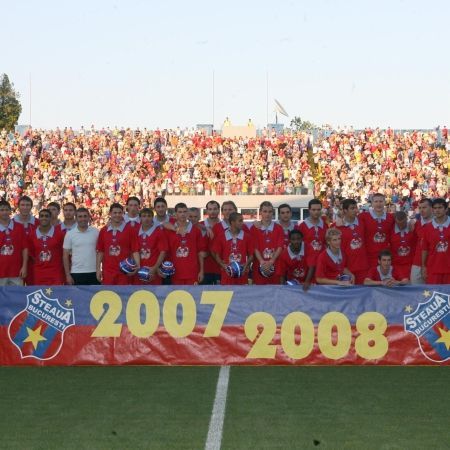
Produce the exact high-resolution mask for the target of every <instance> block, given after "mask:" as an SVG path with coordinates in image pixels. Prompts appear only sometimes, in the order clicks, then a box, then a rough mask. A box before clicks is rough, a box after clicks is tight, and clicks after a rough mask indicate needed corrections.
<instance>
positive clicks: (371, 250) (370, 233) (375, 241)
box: [358, 210, 395, 267]
mask: <svg viewBox="0 0 450 450" xmlns="http://www.w3.org/2000/svg"><path fill="white" fill-rule="evenodd" d="M358 218H359V220H361V222H362V223H363V225H364V230H365V238H366V239H365V242H366V248H367V256H368V260H369V267H376V265H377V264H378V254H379V253H380V251H381V250H385V249H389V246H390V239H391V233H392V230H393V228H394V222H395V221H394V216H393V215H392V214H391V213H384V214H383V215H382V216H381V217H378V216H376V215H375V213H374V212H373V211H372V210H371V211H364V212H362V213H361V214H360V215H359V216H358Z"/></svg>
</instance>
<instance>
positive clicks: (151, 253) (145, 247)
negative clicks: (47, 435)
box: [128, 223, 169, 285]
mask: <svg viewBox="0 0 450 450" xmlns="http://www.w3.org/2000/svg"><path fill="white" fill-rule="evenodd" d="M128 226H130V225H128ZM131 228H132V229H134V230H136V231H137V239H138V245H139V254H140V257H141V267H153V266H154V265H155V264H156V261H157V260H158V258H159V255H160V254H161V252H166V254H167V252H168V251H169V245H168V242H167V236H166V233H165V231H164V230H163V229H162V228H161V226H160V225H158V224H155V223H153V225H152V226H151V227H150V228H149V229H148V230H147V231H144V230H143V229H142V227H141V226H140V225H139V223H137V224H136V225H135V226H131ZM133 282H134V284H139V285H141V284H150V285H159V284H161V283H162V278H161V277H160V276H159V275H157V274H155V275H154V276H153V277H152V279H151V280H150V281H149V282H144V281H141V280H139V278H138V277H137V276H135V277H134V280H133Z"/></svg>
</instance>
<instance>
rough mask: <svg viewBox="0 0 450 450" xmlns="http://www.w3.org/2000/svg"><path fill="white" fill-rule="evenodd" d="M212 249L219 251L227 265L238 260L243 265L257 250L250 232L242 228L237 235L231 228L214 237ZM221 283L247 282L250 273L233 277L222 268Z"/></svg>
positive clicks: (235, 283)
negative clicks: (232, 233)
mask: <svg viewBox="0 0 450 450" xmlns="http://www.w3.org/2000/svg"><path fill="white" fill-rule="evenodd" d="M211 251H213V252H214V253H217V254H218V255H219V257H220V259H221V260H222V261H223V262H224V263H225V264H226V265H228V264H230V263H231V262H232V261H236V262H238V263H239V264H241V265H242V266H243V265H245V264H246V262H247V260H248V258H249V256H252V255H253V252H254V251H255V250H254V245H253V240H252V237H251V236H250V234H249V233H245V232H244V231H243V230H241V231H240V232H239V234H238V235H237V236H236V237H233V236H232V235H231V232H230V230H225V232H224V233H223V234H222V235H219V236H218V237H217V238H215V239H214V243H213V245H212V248H211ZM220 283H221V284H226V285H240V284H247V283H248V274H243V275H242V276H241V277H239V278H231V277H230V276H229V275H228V274H227V272H226V271H225V270H221V273H220Z"/></svg>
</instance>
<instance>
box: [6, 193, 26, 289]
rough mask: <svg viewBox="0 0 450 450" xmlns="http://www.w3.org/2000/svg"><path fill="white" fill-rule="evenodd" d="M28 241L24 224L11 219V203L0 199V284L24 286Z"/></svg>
mask: <svg viewBox="0 0 450 450" xmlns="http://www.w3.org/2000/svg"><path fill="white" fill-rule="evenodd" d="M27 264H28V243H27V238H26V235H25V231H24V229H23V226H22V225H20V224H19V223H17V222H14V220H11V205H10V204H9V203H8V202H7V201H6V200H0V286H22V285H23V280H24V278H25V277H26V276H27Z"/></svg>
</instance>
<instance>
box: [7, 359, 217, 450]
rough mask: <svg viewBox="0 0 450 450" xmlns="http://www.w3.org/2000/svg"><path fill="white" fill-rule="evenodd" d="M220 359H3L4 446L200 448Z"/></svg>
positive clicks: (206, 425)
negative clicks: (147, 363)
mask: <svg viewBox="0 0 450 450" xmlns="http://www.w3.org/2000/svg"><path fill="white" fill-rule="evenodd" d="M218 372H219V368H217V367H53V368H52V367H46V368H30V367H27V368H25V367H21V368H13V367H8V368H6V367H2V368H0V379H1V386H2V387H1V392H0V398H1V402H0V408H1V420H0V436H1V441H0V447H1V448H10V449H46V450H47V449H172V448H173V449H201V448H203V447H204V445H205V440H206V435H207V433H208V426H209V418H210V415H211V410H212V405H213V402H214V395H215V389H216V382H217V377H218Z"/></svg>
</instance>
